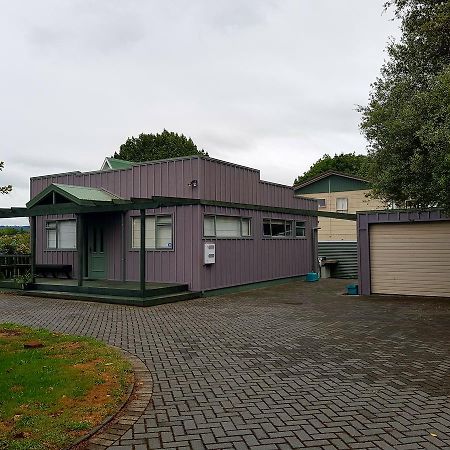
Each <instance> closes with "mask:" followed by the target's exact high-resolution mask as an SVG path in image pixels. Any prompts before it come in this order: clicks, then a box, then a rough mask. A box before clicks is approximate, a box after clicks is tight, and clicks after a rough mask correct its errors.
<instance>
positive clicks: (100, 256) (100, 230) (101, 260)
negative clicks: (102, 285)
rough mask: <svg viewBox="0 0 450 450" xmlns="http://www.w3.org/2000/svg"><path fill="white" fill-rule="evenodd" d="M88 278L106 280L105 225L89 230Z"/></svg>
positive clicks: (93, 226) (92, 226)
mask: <svg viewBox="0 0 450 450" xmlns="http://www.w3.org/2000/svg"><path fill="white" fill-rule="evenodd" d="M88 278H91V279H93V280H99V279H104V278H106V256H105V233H104V227H103V224H92V225H91V226H89V228H88Z"/></svg>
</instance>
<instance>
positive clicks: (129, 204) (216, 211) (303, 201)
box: [24, 156, 317, 292]
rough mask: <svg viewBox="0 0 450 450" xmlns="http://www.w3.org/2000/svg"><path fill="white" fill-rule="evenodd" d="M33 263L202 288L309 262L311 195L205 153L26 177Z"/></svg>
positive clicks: (289, 273)
mask: <svg viewBox="0 0 450 450" xmlns="http://www.w3.org/2000/svg"><path fill="white" fill-rule="evenodd" d="M24 214H26V215H28V216H30V217H31V225H32V234H33V236H34V239H33V264H34V265H35V267H36V266H39V265H45V266H51V265H52V264H54V265H56V264H58V265H65V266H70V269H71V276H72V277H73V278H75V279H77V280H78V285H79V286H82V285H83V284H84V283H85V281H86V280H111V281H118V282H119V281H121V282H128V281H135V282H140V283H141V286H142V288H143V289H145V287H144V284H145V283H148V282H155V283H181V284H184V285H187V286H188V288H189V289H190V290H191V291H195V292H204V291H210V290H214V289H220V288H227V287H231V286H240V285H245V284H249V283H256V282H262V281H267V280H274V279H282V278H287V277H297V276H302V275H305V274H307V273H308V272H310V271H313V270H316V269H317V268H316V265H317V263H316V261H317V253H316V245H317V236H316V233H317V201H316V200H314V199H311V198H303V197H298V196H295V195H294V189H293V188H292V187H289V186H283V185H280V184H276V183H270V182H267V181H262V180H261V179H260V172H259V171H258V170H256V169H252V168H248V167H243V166H240V165H237V164H232V163H229V162H225V161H219V160H217V159H213V158H209V157H204V156H189V157H183V158H175V159H168V160H161V161H151V162H146V163H131V162H128V161H120V160H114V158H107V159H106V160H105V162H104V163H103V165H102V169H101V170H98V171H93V172H67V173H61V174H55V175H42V176H37V177H33V178H31V200H30V201H29V202H28V203H27V208H26V211H25V212H24Z"/></svg>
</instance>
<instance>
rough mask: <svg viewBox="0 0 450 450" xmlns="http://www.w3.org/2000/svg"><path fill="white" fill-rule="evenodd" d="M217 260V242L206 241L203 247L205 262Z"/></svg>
mask: <svg viewBox="0 0 450 450" xmlns="http://www.w3.org/2000/svg"><path fill="white" fill-rule="evenodd" d="M215 262H216V244H211V243H210V242H209V243H208V242H205V247H204V249H203V264H214V263H215Z"/></svg>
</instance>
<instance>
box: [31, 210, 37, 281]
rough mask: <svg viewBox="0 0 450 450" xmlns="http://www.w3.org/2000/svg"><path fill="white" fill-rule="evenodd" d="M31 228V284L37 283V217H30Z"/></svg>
mask: <svg viewBox="0 0 450 450" xmlns="http://www.w3.org/2000/svg"><path fill="white" fill-rule="evenodd" d="M30 222H31V224H30V225H31V227H30V235H31V236H30V238H31V255H30V258H31V261H30V265H31V267H30V271H31V282H32V283H34V282H35V281H36V216H31V217H30Z"/></svg>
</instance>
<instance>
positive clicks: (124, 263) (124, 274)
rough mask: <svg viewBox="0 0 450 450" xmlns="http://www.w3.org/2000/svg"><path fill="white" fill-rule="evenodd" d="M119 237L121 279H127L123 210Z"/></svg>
mask: <svg viewBox="0 0 450 450" xmlns="http://www.w3.org/2000/svg"><path fill="white" fill-rule="evenodd" d="M120 227H121V239H122V250H121V251H122V281H123V282H125V281H127V240H126V233H125V212H122V214H121V217H120Z"/></svg>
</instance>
